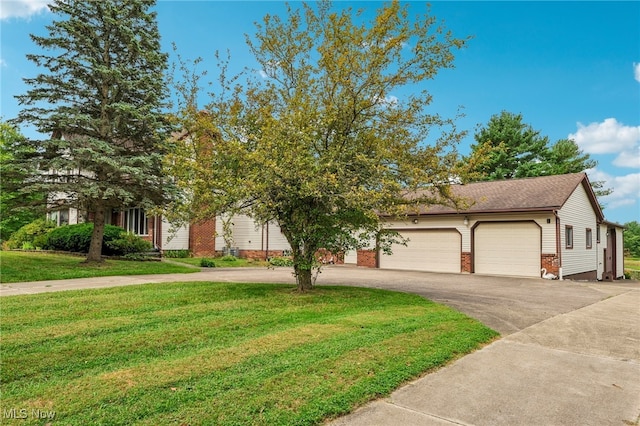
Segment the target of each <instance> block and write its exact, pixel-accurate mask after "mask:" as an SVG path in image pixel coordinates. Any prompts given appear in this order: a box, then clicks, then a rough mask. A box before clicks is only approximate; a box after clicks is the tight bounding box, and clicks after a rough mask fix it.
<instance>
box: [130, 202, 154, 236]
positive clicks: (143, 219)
mask: <svg viewBox="0 0 640 426" xmlns="http://www.w3.org/2000/svg"><path fill="white" fill-rule="evenodd" d="M124 229H125V230H126V231H127V232H131V233H132V234H135V235H149V226H148V221H147V215H146V213H145V212H144V209H140V208H135V209H127V210H125V211H124Z"/></svg>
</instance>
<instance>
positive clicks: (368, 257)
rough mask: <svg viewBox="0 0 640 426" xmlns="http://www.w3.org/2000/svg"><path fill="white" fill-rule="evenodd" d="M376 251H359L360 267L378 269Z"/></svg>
mask: <svg viewBox="0 0 640 426" xmlns="http://www.w3.org/2000/svg"><path fill="white" fill-rule="evenodd" d="M376 257H377V256H376V251H375V250H358V266H366V267H367V268H377V267H378V262H377V261H376V260H377V259H376Z"/></svg>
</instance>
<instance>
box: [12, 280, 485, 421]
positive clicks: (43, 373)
mask: <svg viewBox="0 0 640 426" xmlns="http://www.w3.org/2000/svg"><path fill="white" fill-rule="evenodd" d="M0 303H1V304H2V309H1V310H0V332H1V334H2V349H1V351H2V352H1V363H2V368H1V370H0V379H1V380H0V381H1V383H2V385H1V387H2V388H1V391H2V400H1V405H2V407H0V409H2V410H3V413H9V414H10V413H11V411H10V410H11V409H15V411H13V412H14V413H17V414H20V413H27V418H26V419H24V420H16V424H20V425H26V424H44V422H43V421H41V420H38V419H36V418H35V415H36V414H37V413H40V414H41V415H42V413H45V414H49V415H52V414H55V419H54V424H55V423H58V422H59V423H61V424H65V425H87V424H103V425H107V424H108V425H131V424H138V425H168V424H175V425H203V424H208V425H212V424H228V425H232V424H233V425H244V424H263V425H278V424H279V425H289V424H317V423H319V422H321V421H323V419H327V418H331V417H335V416H338V415H340V414H344V413H347V412H349V411H350V410H352V409H353V408H354V407H356V406H358V405H361V404H363V403H365V402H366V401H368V400H371V399H374V398H377V397H380V396H383V395H387V394H389V393H390V392H391V391H392V390H393V389H395V388H396V387H397V386H399V385H400V384H402V383H404V382H406V381H407V380H410V379H413V378H415V377H417V376H419V375H420V374H422V373H424V372H425V371H428V370H430V369H434V368H437V367H440V366H442V365H444V364H446V363H447V362H449V361H451V360H452V359H455V358H457V357H460V356H462V355H464V354H466V353H468V352H470V351H473V350H474V349H476V348H478V347H480V346H481V345H482V344H483V343H486V342H489V341H490V340H492V339H493V338H494V337H495V336H496V335H497V334H496V333H495V332H494V331H492V330H490V329H488V328H487V327H485V326H483V325H482V324H480V323H478V322H477V321H475V320H473V319H470V318H468V317H466V316H464V315H463V314H461V313H458V312H456V311H454V310H452V309H450V308H448V307H445V306H442V305H438V304H435V303H433V302H430V301H428V300H425V299H423V298H421V297H418V296H415V295H409V294H403V293H393V292H388V291H382V290H373V289H363V288H349V287H319V288H317V289H316V290H314V291H313V292H311V293H308V294H298V293H297V292H295V290H294V287H292V286H287V285H272V284H228V283H225V284H221V283H207V282H205V283H202V282H200V283H171V284H148V285H142V286H131V287H118V288H110V289H102V290H84V291H65V292H60V293H45V294H37V295H29V296H12V297H3V298H2V299H0ZM20 410H24V411H20ZM5 417H7V416H5ZM9 417H10V416H9ZM9 421H10V419H7V418H4V419H3V424H4V423H5V422H9Z"/></svg>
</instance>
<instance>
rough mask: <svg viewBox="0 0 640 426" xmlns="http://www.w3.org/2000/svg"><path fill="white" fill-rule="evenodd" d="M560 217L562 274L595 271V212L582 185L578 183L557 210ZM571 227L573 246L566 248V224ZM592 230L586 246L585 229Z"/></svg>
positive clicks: (596, 251) (596, 264)
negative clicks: (591, 242) (591, 238)
mask: <svg viewBox="0 0 640 426" xmlns="http://www.w3.org/2000/svg"><path fill="white" fill-rule="evenodd" d="M558 217H559V218H560V248H561V253H562V274H563V275H573V274H579V273H582V272H589V271H595V270H597V267H598V260H597V254H598V250H597V248H596V243H595V240H596V235H595V234H596V226H597V224H596V213H595V212H594V211H593V207H592V206H591V203H590V201H589V197H588V196H587V192H586V191H585V190H584V187H583V186H582V185H578V187H577V188H576V190H575V191H574V192H573V194H571V196H570V197H569V199H568V200H567V201H566V203H565V204H564V206H562V208H561V209H560V210H559V211H558ZM567 225H568V226H572V227H573V248H572V249H567V248H566V235H565V229H566V226H567ZM587 228H591V229H592V230H593V245H592V248H591V249H587V248H586V230H587Z"/></svg>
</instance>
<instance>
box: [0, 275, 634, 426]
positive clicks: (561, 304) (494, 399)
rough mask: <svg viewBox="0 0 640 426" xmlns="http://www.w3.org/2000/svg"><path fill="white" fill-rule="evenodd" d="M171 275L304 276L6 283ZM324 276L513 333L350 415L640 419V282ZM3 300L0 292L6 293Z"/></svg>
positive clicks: (469, 421)
mask: <svg viewBox="0 0 640 426" xmlns="http://www.w3.org/2000/svg"><path fill="white" fill-rule="evenodd" d="M170 281H223V282H233V281H244V282H285V283H294V279H293V277H292V276H291V272H290V270H288V269H284V268H276V269H274V270H266V269H262V268H260V269H211V270H207V271H204V272H198V273H194V274H186V275H183V274H175V275H162V276H153V275H147V276H137V277H132V276H129V277H104V278H91V279H77V280H62V281H42V282H37V283H18V284H7V285H2V286H0V295H2V296H5V295H17V294H31V293H39V292H48V291H60V290H72V289H80V288H101V287H112V286H118V285H132V284H142V283H162V282H170ZM318 284H339V285H340V284H345V285H356V286H367V287H374V288H386V289H391V290H397V291H406V292H412V293H417V294H420V295H422V296H424V297H427V298H429V299H431V300H434V301H437V302H441V303H444V304H447V305H450V306H452V307H454V308H456V309H458V310H460V311H462V312H465V313H466V314H467V315H469V316H472V317H474V318H477V319H478V320H480V321H482V322H483V323H485V324H487V325H488V326H490V327H492V328H493V329H495V330H497V331H499V332H500V333H501V334H502V335H503V338H502V339H501V340H498V341H496V342H494V343H493V344H491V345H488V346H486V347H485V348H483V349H481V350H479V351H476V352H474V353H472V354H470V355H467V356H465V357H463V358H461V359H460V360H458V361H456V362H454V363H452V364H450V365H449V366H447V367H445V368H443V369H440V370H438V371H436V372H434V373H431V374H428V375H426V376H424V377H423V378H421V379H419V380H416V381H415V382H412V383H410V384H408V385H406V386H404V387H402V388H400V389H398V390H397V391H395V392H394V393H393V394H392V395H391V396H390V397H389V398H385V399H381V400H378V401H374V402H372V403H370V404H367V405H366V406H364V407H362V408H360V409H359V410H357V411H355V412H354V413H352V414H350V415H349V416H346V417H342V418H340V419H337V420H335V421H334V422H333V423H332V424H333V425H334V426H342V425H367V426H369V425H398V424H402V425H452V424H456V425H621V426H625V425H627V426H628V425H639V424H640V285H638V283H632V282H624V281H623V282H617V283H581V282H571V281H562V282H560V281H545V280H542V279H530V278H510V277H487V276H478V275H451V274H432V273H419V272H398V271H381V270H369V269H362V268H352V267H344V266H334V267H328V268H326V269H325V270H324V271H323V273H322V274H320V276H319V278H318ZM0 303H1V302H0Z"/></svg>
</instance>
